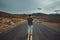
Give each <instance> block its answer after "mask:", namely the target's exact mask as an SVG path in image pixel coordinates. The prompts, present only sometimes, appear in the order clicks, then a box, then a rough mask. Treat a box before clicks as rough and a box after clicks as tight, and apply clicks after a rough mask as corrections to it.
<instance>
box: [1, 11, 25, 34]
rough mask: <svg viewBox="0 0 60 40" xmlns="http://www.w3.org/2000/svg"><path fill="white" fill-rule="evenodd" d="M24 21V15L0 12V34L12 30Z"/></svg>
mask: <svg viewBox="0 0 60 40" xmlns="http://www.w3.org/2000/svg"><path fill="white" fill-rule="evenodd" d="M25 20H26V15H21V14H9V13H6V12H0V33H1V32H4V31H7V30H9V29H11V28H14V27H15V26H16V25H17V24H20V23H22V22H24V21H25Z"/></svg>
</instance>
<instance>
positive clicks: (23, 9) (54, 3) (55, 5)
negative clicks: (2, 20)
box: [0, 0, 60, 14]
mask: <svg viewBox="0 0 60 40" xmlns="http://www.w3.org/2000/svg"><path fill="white" fill-rule="evenodd" d="M37 8H42V9H41V10H38V9H37ZM57 9H60V0H0V11H4V12H9V13H13V14H14V13H17V14H18V13H32V12H45V13H47V14H48V13H49V12H53V11H54V10H57Z"/></svg>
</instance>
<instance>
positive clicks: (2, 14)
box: [0, 11, 26, 18]
mask: <svg viewBox="0 0 60 40" xmlns="http://www.w3.org/2000/svg"><path fill="white" fill-rule="evenodd" d="M22 16H26V15H25V14H10V13H7V12H2V11H0V17H7V18H16V17H17V18H18V17H22Z"/></svg>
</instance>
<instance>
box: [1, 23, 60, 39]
mask: <svg viewBox="0 0 60 40" xmlns="http://www.w3.org/2000/svg"><path fill="white" fill-rule="evenodd" d="M33 26H34V28H33V35H32V36H33V40H60V30H58V29H56V28H53V27H50V26H46V25H44V24H41V23H37V22H34V24H33ZM27 33H28V24H27V22H24V23H22V24H19V25H17V26H16V27H15V28H13V29H11V30H9V31H6V32H4V33H2V34H0V40H27V36H28V34H27Z"/></svg>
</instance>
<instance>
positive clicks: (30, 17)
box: [27, 15, 33, 26]
mask: <svg viewBox="0 0 60 40" xmlns="http://www.w3.org/2000/svg"><path fill="white" fill-rule="evenodd" d="M27 21H28V25H30V26H31V25H32V24H33V19H32V16H31V15H29V17H28V19H27Z"/></svg>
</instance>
